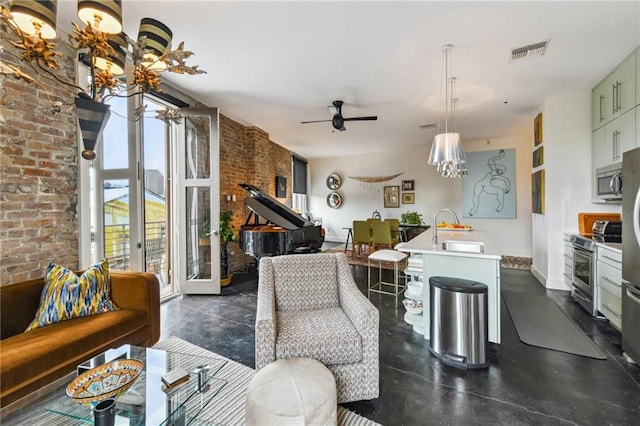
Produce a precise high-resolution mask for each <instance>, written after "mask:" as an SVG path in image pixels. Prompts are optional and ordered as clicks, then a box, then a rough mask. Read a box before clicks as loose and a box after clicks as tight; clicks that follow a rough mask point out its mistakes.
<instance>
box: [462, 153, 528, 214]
mask: <svg viewBox="0 0 640 426" xmlns="http://www.w3.org/2000/svg"><path fill="white" fill-rule="evenodd" d="M466 157H467V167H468V168H469V175H468V176H466V177H465V178H464V179H462V217H473V218H485V219H515V218H516V187H517V186H516V150H515V149H513V148H512V149H499V150H491V151H474V152H467V153H466Z"/></svg>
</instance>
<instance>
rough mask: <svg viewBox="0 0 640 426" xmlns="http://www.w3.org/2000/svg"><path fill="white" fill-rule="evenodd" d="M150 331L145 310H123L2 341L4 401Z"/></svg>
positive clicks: (0, 376)
mask: <svg viewBox="0 0 640 426" xmlns="http://www.w3.org/2000/svg"><path fill="white" fill-rule="evenodd" d="M148 332H149V331H148V324H147V322H146V314H145V312H144V311H142V310H127V309H123V310H118V311H112V312H107V313H104V314H100V315H93V316H88V317H83V318H75V319H70V320H67V321H63V322H60V323H57V324H53V325H49V326H47V327H41V328H37V329H35V330H32V331H27V332H25V333H21V334H17V335H15V336H12V337H9V338H7V339H3V340H2V351H0V383H2V393H1V396H2V397H3V399H4V396H5V395H8V394H11V393H12V392H15V391H16V389H20V388H22V387H25V386H27V387H28V386H29V384H30V383H34V382H38V381H42V379H43V378H47V376H49V375H50V374H52V373H53V372H57V371H58V370H59V369H60V368H61V367H62V368H64V369H66V370H67V371H66V372H71V371H73V369H74V368H75V366H76V365H77V364H79V363H81V362H83V361H85V360H87V359H88V358H91V357H92V356H93V355H94V354H95V353H96V350H97V351H98V353H99V352H102V351H104V350H106V349H108V348H112V347H118V346H121V345H122V344H123V343H124V342H127V341H129V342H135V341H141V340H143V339H144V335H145V334H148ZM58 377H59V376H58ZM47 381H48V380H47Z"/></svg>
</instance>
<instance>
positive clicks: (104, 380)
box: [67, 359, 144, 402]
mask: <svg viewBox="0 0 640 426" xmlns="http://www.w3.org/2000/svg"><path fill="white" fill-rule="evenodd" d="M143 367H144V364H143V363H142V361H140V360H137V359H118V360H115V361H111V362H108V363H106V364H103V365H101V366H99V367H96V368H93V369H91V370H89V371H85V372H84V373H82V374H81V375H79V376H78V377H76V378H75V379H73V381H72V382H71V383H69V384H68V385H67V395H69V396H70V397H71V398H73V399H75V400H76V401H77V402H95V401H100V400H102V399H105V398H110V397H112V396H115V395H118V394H120V393H122V392H124V391H126V390H127V389H129V387H130V386H131V385H133V383H134V382H135V381H136V379H137V378H138V376H139V375H140V373H141V372H142V368H143Z"/></svg>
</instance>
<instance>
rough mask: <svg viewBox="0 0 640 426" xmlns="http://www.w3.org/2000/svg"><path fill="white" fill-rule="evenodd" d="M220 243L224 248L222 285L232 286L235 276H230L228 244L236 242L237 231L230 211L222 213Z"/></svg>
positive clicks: (222, 253) (221, 267) (221, 260)
mask: <svg viewBox="0 0 640 426" xmlns="http://www.w3.org/2000/svg"><path fill="white" fill-rule="evenodd" d="M219 232H220V241H221V242H222V247H221V251H220V272H221V274H222V276H221V277H220V285H221V286H223V287H224V286H227V285H229V284H231V278H233V274H229V254H228V252H227V244H229V243H230V242H232V241H235V240H236V229H235V228H234V227H233V213H232V212H230V211H229V210H222V211H221V212H220V231H219Z"/></svg>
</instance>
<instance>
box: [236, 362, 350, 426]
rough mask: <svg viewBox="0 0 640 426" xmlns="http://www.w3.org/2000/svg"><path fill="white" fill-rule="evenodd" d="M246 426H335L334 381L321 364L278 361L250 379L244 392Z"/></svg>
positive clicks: (335, 399)
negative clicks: (245, 398) (245, 393)
mask: <svg viewBox="0 0 640 426" xmlns="http://www.w3.org/2000/svg"><path fill="white" fill-rule="evenodd" d="M245 423H246V424H247V425H278V426H285V425H331V424H333V425H335V424H336V423H337V398H336V381H335V379H334V378H333V374H331V371H329V370H328V369H327V367H325V366H324V365H323V364H322V363H320V362H318V361H316V360H313V359H309V358H285V359H279V360H277V361H275V362H272V363H271V364H268V365H267V366H265V367H263V368H262V369H260V370H258V372H257V373H256V374H255V376H253V379H251V382H250V383H249V389H248V390H247V401H246V414H245Z"/></svg>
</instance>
